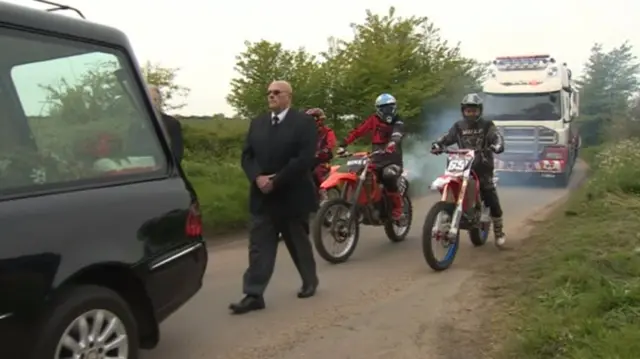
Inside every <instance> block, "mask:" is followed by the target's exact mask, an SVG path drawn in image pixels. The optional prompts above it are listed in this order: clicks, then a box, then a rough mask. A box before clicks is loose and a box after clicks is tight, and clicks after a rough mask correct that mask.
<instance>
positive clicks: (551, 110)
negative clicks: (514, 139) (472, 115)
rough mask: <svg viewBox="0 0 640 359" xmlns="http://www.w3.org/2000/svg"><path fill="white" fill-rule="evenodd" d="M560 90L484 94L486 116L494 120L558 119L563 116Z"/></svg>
mask: <svg viewBox="0 0 640 359" xmlns="http://www.w3.org/2000/svg"><path fill="white" fill-rule="evenodd" d="M560 98H561V97H560V92H559V91H555V92H545V93H526V94H497V93H485V94H484V118H486V119H487V120H492V121H556V120H559V119H560V118H561V113H562V112H561V111H562V108H561V105H560Z"/></svg>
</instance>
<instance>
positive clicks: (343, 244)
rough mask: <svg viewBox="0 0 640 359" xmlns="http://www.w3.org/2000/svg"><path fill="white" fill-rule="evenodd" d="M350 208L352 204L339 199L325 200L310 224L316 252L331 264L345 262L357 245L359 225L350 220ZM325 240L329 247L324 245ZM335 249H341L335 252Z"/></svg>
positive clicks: (355, 221)
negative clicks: (328, 242)
mask: <svg viewBox="0 0 640 359" xmlns="http://www.w3.org/2000/svg"><path fill="white" fill-rule="evenodd" d="M351 208H352V204H351V203H349V202H347V201H345V200H343V199H341V198H336V199H330V200H327V201H326V202H324V203H323V204H322V206H321V207H320V209H319V210H318V213H317V214H316V218H315V219H314V221H313V223H312V228H311V234H312V236H313V244H314V245H315V247H316V251H318V254H319V255H320V257H322V259H324V260H325V261H327V262H329V263H331V264H339V263H344V262H346V261H347V260H348V259H349V257H351V255H352V254H353V252H354V251H355V250H356V246H357V245H358V240H359V239H360V225H359V223H358V221H357V220H352V219H351ZM327 217H331V219H330V220H328V219H327ZM323 232H327V233H324V234H323ZM325 240H330V241H331V245H330V246H327V245H325ZM336 247H340V248H341V249H339V250H337V251H336V250H335V248H336Z"/></svg>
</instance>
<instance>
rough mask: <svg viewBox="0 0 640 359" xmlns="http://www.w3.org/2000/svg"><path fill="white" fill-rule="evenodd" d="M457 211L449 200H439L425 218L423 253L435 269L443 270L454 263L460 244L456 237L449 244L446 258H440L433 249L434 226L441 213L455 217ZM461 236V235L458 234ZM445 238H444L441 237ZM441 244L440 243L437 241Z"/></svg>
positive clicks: (430, 265)
mask: <svg viewBox="0 0 640 359" xmlns="http://www.w3.org/2000/svg"><path fill="white" fill-rule="evenodd" d="M454 211H455V204H453V203H449V202H442V201H440V202H437V203H435V204H434V205H433V207H431V209H430V210H429V213H427V217H426V218H425V220H424V225H423V227H422V254H423V255H424V259H425V261H426V262H427V264H428V265H429V267H431V268H432V269H433V270H435V271H438V272H439V271H443V270H445V269H447V268H449V267H450V266H451V264H453V260H454V259H455V257H456V254H457V253H458V246H459V242H460V241H459V238H456V241H455V242H454V243H452V244H450V245H449V247H448V248H447V253H446V255H445V258H444V259H442V260H438V258H436V255H435V253H434V251H433V242H434V239H433V238H432V234H431V231H432V228H433V226H434V225H435V223H436V220H437V218H438V214H439V213H447V214H448V215H449V217H450V218H451V217H453V212H454ZM458 236H459V235H458ZM441 240H444V239H441ZM437 245H440V243H437Z"/></svg>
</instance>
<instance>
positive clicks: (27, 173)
mask: <svg viewBox="0 0 640 359" xmlns="http://www.w3.org/2000/svg"><path fill="white" fill-rule="evenodd" d="M0 48H2V49H4V50H3V55H2V56H1V57H0V71H1V73H0V81H1V83H0V85H1V86H0V96H1V98H0V106H2V108H4V109H7V110H6V111H3V113H2V114H0V133H2V136H0V195H2V194H11V193H15V192H16V191H17V192H23V191H33V190H36V191H37V190H39V189H47V188H48V189H55V188H57V187H59V186H68V185H77V184H80V183H93V182H96V183H99V182H105V181H106V182H111V181H121V180H126V179H127V178H131V179H134V178H142V177H147V176H149V175H150V174H151V173H162V172H164V171H165V170H166V158H165V156H164V153H163V151H162V148H161V146H160V143H159V141H158V138H157V136H156V132H155V130H154V128H153V126H152V122H151V118H150V116H149V114H148V111H147V110H146V109H147V107H146V106H145V105H144V102H143V100H142V93H141V89H140V87H139V85H137V83H136V82H135V81H134V78H133V72H132V70H131V68H130V66H129V65H128V62H127V60H126V56H125V55H124V54H122V53H119V52H118V51H116V50H114V49H111V48H103V47H100V46H95V45H91V44H85V43H82V42H77V41H68V40H63V39H60V38H57V37H53V36H50V37H49V36H40V35H34V34H30V33H23V32H19V31H15V30H9V29H4V28H0Z"/></svg>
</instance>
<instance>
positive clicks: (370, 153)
mask: <svg viewBox="0 0 640 359" xmlns="http://www.w3.org/2000/svg"><path fill="white" fill-rule="evenodd" d="M383 153H387V151H385V150H375V151H373V152H368V153H367V155H366V156H365V157H372V156H375V155H380V154H383ZM351 155H353V153H351V152H349V151H345V152H344V153H343V154H341V155H337V156H336V157H340V158H344V157H349V156H351Z"/></svg>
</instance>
